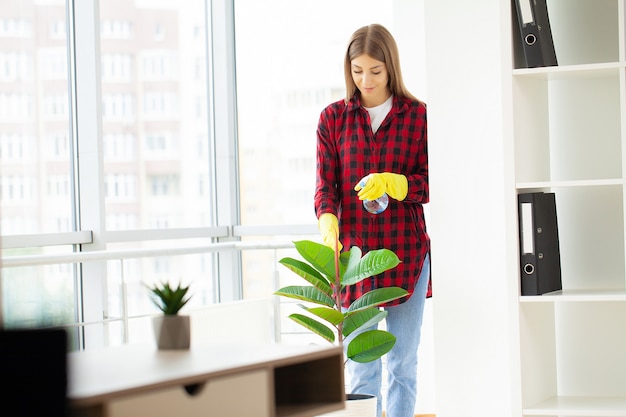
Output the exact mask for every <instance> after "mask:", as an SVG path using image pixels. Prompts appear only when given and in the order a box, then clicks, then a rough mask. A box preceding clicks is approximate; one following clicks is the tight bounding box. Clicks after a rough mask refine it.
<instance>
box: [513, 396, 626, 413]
mask: <svg viewBox="0 0 626 417" xmlns="http://www.w3.org/2000/svg"><path fill="white" fill-rule="evenodd" d="M523 412H524V415H525V416H580V417H583V416H584V417H625V416H626V398H625V397H606V398H595V397H553V398H550V399H548V400H545V401H543V402H541V403H539V404H537V405H534V406H532V407H529V408H525V409H524V411H523Z"/></svg>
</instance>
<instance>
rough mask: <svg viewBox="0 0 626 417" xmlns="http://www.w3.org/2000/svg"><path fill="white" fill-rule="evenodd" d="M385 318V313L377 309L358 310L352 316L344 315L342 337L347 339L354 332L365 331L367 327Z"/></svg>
mask: <svg viewBox="0 0 626 417" xmlns="http://www.w3.org/2000/svg"><path fill="white" fill-rule="evenodd" d="M385 317H387V311H386V310H379V309H377V308H368V309H365V310H359V311H357V312H355V313H352V314H349V313H346V319H345V320H344V322H343V329H342V333H343V335H344V337H347V336H349V335H350V334H351V333H352V332H354V331H355V330H358V329H361V328H364V329H367V328H368V327H371V326H373V325H375V324H376V323H378V322H380V321H382V320H383V319H384V318H385Z"/></svg>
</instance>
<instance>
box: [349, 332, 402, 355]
mask: <svg viewBox="0 0 626 417" xmlns="http://www.w3.org/2000/svg"><path fill="white" fill-rule="evenodd" d="M395 344H396V337H395V336H394V335H392V334H391V333H389V332H387V331H384V330H368V331H366V332H363V333H361V334H359V335H357V336H356V337H355V338H354V339H353V340H352V341H351V342H350V343H349V344H348V349H347V352H346V356H348V359H352V360H353V361H355V362H360V363H365V362H371V361H373V360H376V359H378V358H380V357H381V356H383V355H384V354H386V353H387V352H389V351H390V350H391V348H393V346H394V345H395Z"/></svg>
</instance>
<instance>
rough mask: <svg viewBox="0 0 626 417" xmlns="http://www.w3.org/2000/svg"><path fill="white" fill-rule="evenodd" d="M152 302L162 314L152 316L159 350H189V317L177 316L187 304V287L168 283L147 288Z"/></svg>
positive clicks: (188, 296) (188, 298)
mask: <svg viewBox="0 0 626 417" xmlns="http://www.w3.org/2000/svg"><path fill="white" fill-rule="evenodd" d="M148 289H149V290H150V293H151V295H152V301H153V302H154V304H155V305H156V306H157V307H158V308H159V310H161V312H162V313H163V314H161V315H157V316H154V317H153V319H152V324H153V328H154V335H155V338H156V342H157V347H158V348H159V349H189V346H190V345H191V323H190V319H189V316H187V315H181V314H179V312H180V310H181V309H182V308H183V307H184V306H185V305H186V304H187V302H189V300H190V299H191V296H190V295H189V294H188V292H189V285H187V286H183V285H182V284H181V283H178V285H177V286H176V287H173V286H171V285H170V283H169V282H163V283H161V284H158V285H154V286H151V287H150V286H149V287H148Z"/></svg>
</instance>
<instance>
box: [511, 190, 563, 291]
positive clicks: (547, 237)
mask: <svg viewBox="0 0 626 417" xmlns="http://www.w3.org/2000/svg"><path fill="white" fill-rule="evenodd" d="M518 204H519V207H518V209H519V211H518V215H519V240H520V267H521V268H520V269H521V272H520V276H521V278H520V280H521V291H522V295H542V294H545V293H548V292H552V291H557V290H561V289H562V283H561V257H560V250H559V231H558V223H557V215H556V199H555V194H554V193H542V192H538V193H526V194H519V195H518Z"/></svg>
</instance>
